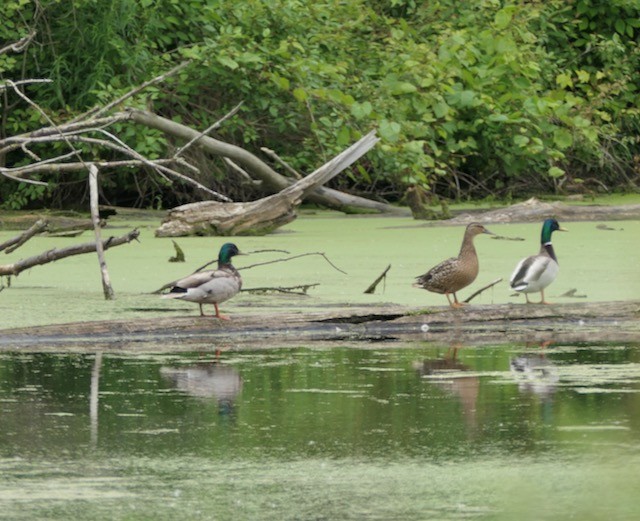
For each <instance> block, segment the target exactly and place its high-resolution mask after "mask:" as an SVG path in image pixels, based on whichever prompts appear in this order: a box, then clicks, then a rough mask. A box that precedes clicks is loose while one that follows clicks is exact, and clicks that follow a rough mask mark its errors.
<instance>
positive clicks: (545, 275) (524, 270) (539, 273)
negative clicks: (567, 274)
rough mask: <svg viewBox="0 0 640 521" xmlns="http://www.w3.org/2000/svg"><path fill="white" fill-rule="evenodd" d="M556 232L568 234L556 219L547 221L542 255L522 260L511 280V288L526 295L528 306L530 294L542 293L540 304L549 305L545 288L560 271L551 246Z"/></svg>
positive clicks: (543, 233)
mask: <svg viewBox="0 0 640 521" xmlns="http://www.w3.org/2000/svg"><path fill="white" fill-rule="evenodd" d="M555 231H559V232H566V231H567V230H565V229H564V228H561V227H560V225H559V224H558V221H556V220H555V219H547V220H546V221H545V222H544V223H543V224H542V235H541V239H540V253H538V255H532V256H531V257H527V258H526V259H522V260H521V261H520V262H519V263H518V265H517V266H516V269H515V270H514V271H513V274H512V275H511V279H510V280H509V284H510V286H511V287H512V288H513V289H515V290H516V291H519V292H521V293H524V296H525V298H526V299H527V304H530V301H529V295H528V293H537V292H538V291H539V292H540V295H541V296H542V299H541V300H540V304H548V302H546V301H545V300H544V288H546V287H547V286H548V285H549V284H551V283H552V282H553V281H554V280H555V279H556V277H557V276H558V272H559V271H560V267H559V266H558V259H557V258H556V254H555V252H554V251H553V245H552V244H551V234H552V233H553V232H555Z"/></svg>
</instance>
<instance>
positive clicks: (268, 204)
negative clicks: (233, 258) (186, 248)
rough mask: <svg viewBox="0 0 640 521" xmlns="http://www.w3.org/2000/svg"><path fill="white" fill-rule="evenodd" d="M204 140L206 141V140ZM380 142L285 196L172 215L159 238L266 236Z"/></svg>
mask: <svg viewBox="0 0 640 521" xmlns="http://www.w3.org/2000/svg"><path fill="white" fill-rule="evenodd" d="M203 139H204V138H203ZM377 142H378V138H377V137H376V135H375V131H374V132H370V133H369V134H367V135H366V136H364V137H363V138H362V139H360V140H359V141H358V142H356V143H355V144H353V145H352V146H350V147H349V148H348V149H347V150H345V151H344V152H342V153H341V154H339V155H337V156H336V157H334V158H333V159H332V160H331V161H329V162H328V163H325V164H324V165H323V166H321V167H320V168H318V169H317V170H316V171H315V172H313V173H312V174H309V175H308V176H307V177H305V178H303V179H301V180H299V181H297V182H295V183H294V184H292V185H289V186H287V187H286V188H285V189H284V190H282V191H281V192H279V193H277V194H274V195H270V196H269V197H264V198H262V199H259V200H257V201H252V202H249V203H220V202H217V201H202V202H199V203H191V204H185V205H182V206H178V207H177V208H174V209H173V210H170V211H169V214H168V216H167V218H166V219H165V220H164V221H163V223H162V225H161V226H160V228H158V229H157V230H156V236H157V237H177V236H183V235H223V236H224V235H263V234H266V233H269V232H270V231H272V230H274V229H276V228H278V227H280V226H282V225H284V224H287V223H288V222H291V221H292V220H293V219H295V218H296V212H295V210H296V207H297V206H298V205H299V204H300V202H301V201H302V198H303V197H304V196H305V194H307V193H309V192H311V191H313V190H314V189H316V188H317V187H318V186H319V185H321V184H323V183H326V182H327V181H328V180H329V179H331V178H332V177H334V176H336V175H337V174H339V173H340V172H341V171H342V170H344V169H345V168H347V167H348V166H349V165H351V164H352V163H354V162H355V161H357V160H358V159H359V158H360V157H362V156H363V155H364V154H366V153H367V152H368V151H369V150H371V148H373V146H374V145H375V144H376V143H377Z"/></svg>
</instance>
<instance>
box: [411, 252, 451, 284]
mask: <svg viewBox="0 0 640 521" xmlns="http://www.w3.org/2000/svg"><path fill="white" fill-rule="evenodd" d="M458 264H459V262H458V257H451V258H450V259H447V260H444V261H442V262H441V263H440V264H437V265H435V266H434V267H433V268H431V269H430V270H429V271H427V273H425V274H424V275H420V276H419V277H416V283H415V286H421V287H423V288H426V289H432V290H433V289H441V286H442V284H443V283H445V281H446V280H448V279H449V277H451V275H452V274H453V273H455V272H456V270H457V266H458ZM445 284H446V283H445Z"/></svg>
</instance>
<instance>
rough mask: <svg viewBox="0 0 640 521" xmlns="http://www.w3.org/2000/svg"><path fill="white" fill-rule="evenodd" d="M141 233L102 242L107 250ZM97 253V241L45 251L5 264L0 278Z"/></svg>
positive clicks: (0, 267) (0, 269)
mask: <svg viewBox="0 0 640 521" xmlns="http://www.w3.org/2000/svg"><path fill="white" fill-rule="evenodd" d="M138 235H140V232H139V231H138V230H137V229H136V230H132V231H130V232H129V233H127V234H126V235H123V236H122V237H109V238H108V239H106V240H103V241H102V247H103V248H104V249H105V250H107V249H109V248H112V247H114V246H120V245H121V244H127V243H129V242H131V241H133V240H135V239H137V238H138ZM95 251H96V243H95V241H91V242H88V243H83V244H76V245H74V246H68V247H67V248H62V249H57V248H56V249H53V250H49V251H45V252H44V253H41V254H40V255H35V256H33V257H29V258H27V259H21V260H19V261H18V262H14V263H13V264H5V265H0V276H1V275H18V274H19V273H20V272H22V271H24V270H27V269H29V268H33V267H34V266H38V265H40V264H47V263H49V262H53V261H57V260H59V259H64V258H65V257H70V256H71V255H80V254H83V253H93V252H95Z"/></svg>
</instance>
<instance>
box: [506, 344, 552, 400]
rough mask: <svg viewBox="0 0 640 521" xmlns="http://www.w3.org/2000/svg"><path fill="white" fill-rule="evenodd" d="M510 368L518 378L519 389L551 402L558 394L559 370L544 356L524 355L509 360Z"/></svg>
mask: <svg viewBox="0 0 640 521" xmlns="http://www.w3.org/2000/svg"><path fill="white" fill-rule="evenodd" d="M509 368H510V370H511V373H512V374H513V375H514V376H515V377H516V380H517V382H518V389H519V390H520V391H521V392H523V393H531V394H535V395H537V396H540V397H541V398H543V399H544V400H549V399H551V398H552V397H553V395H554V394H555V392H556V389H557V384H558V381H559V380H560V377H559V376H558V370H557V368H556V366H555V365H554V364H553V362H551V361H550V360H548V359H547V358H546V357H545V355H544V354H537V353H536V354H523V355H519V356H515V357H512V358H510V359H509Z"/></svg>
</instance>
